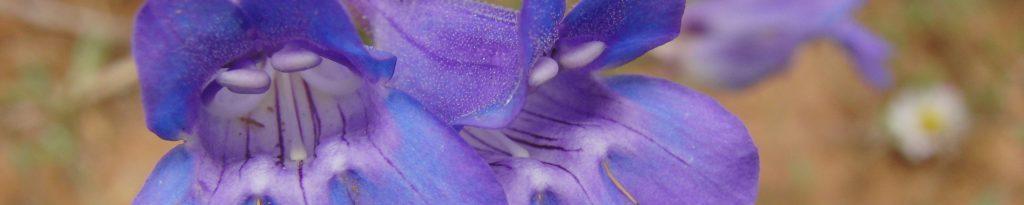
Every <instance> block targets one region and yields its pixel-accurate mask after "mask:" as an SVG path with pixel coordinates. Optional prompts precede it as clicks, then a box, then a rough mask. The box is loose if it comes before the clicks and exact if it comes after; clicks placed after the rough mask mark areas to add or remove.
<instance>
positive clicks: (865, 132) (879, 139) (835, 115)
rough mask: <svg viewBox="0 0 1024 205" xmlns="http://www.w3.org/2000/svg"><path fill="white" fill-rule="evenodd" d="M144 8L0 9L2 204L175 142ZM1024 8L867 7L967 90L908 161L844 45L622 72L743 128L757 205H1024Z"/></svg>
mask: <svg viewBox="0 0 1024 205" xmlns="http://www.w3.org/2000/svg"><path fill="white" fill-rule="evenodd" d="M139 4H140V2H138V1H125V0H68V1H55V0H0V204H128V203H130V202H131V199H132V198H133V197H134V195H135V193H136V192H138V190H139V188H140V186H141V185H142V183H143V181H144V180H145V178H146V176H147V175H148V174H149V172H150V171H151V170H152V168H153V166H154V165H155V163H156V161H157V160H159V158H160V157H161V156H162V155H163V154H164V153H165V152H166V151H167V150H169V149H170V148H171V147H173V146H174V145H176V144H177V142H167V141H162V140H160V139H159V138H157V137H156V136H155V135H153V134H152V133H150V132H149V131H148V130H147V129H146V127H145V122H144V119H143V113H142V105H141V99H140V96H139V89H138V87H137V83H136V82H135V77H134V75H135V73H134V68H133V67H132V66H133V65H132V63H131V62H132V60H131V58H130V56H129V53H128V49H129V45H128V37H129V36H130V25H131V24H130V22H131V16H132V15H133V12H134V10H135V9H136V8H137V7H138V5H139ZM1020 11H1024V1H1016V0H977V1H966V0H894V1H881V0H873V1H868V5H866V7H865V8H863V9H862V10H861V11H860V12H859V18H860V19H862V20H863V21H864V23H865V24H866V25H867V26H868V27H870V28H872V29H873V30H875V31H877V32H878V33H880V34H881V35H882V36H884V37H885V38H886V39H888V40H889V41H890V42H891V43H892V45H893V48H894V54H895V55H894V56H893V59H892V61H891V63H890V65H891V67H892V69H893V71H894V73H895V75H896V80H897V81H896V82H897V83H896V84H897V89H898V88H899V87H903V86H909V85H914V84H915V83H919V82H924V81H937V80H939V81H946V82H950V83H951V84H953V85H956V86H958V87H959V88H960V89H961V90H962V91H963V92H964V96H965V97H966V100H967V103H968V105H969V107H970V111H971V116H972V119H971V121H972V122H973V123H972V125H971V129H970V131H969V132H968V133H967V137H966V138H965V139H966V140H965V141H964V142H963V143H962V144H961V145H960V146H959V147H958V149H957V150H956V151H955V152H949V153H943V154H941V155H939V156H937V157H936V158H934V159H932V160H929V161H925V162H923V163H918V164H913V163H909V162H908V161H906V160H903V158H901V156H900V155H899V153H898V152H897V151H896V150H895V149H894V148H893V146H892V145H891V137H890V136H889V133H887V132H886V130H885V127H884V125H883V124H882V118H883V117H882V116H883V112H882V110H884V108H885V106H886V105H887V103H888V101H889V100H890V99H892V98H893V95H894V93H895V92H894V91H897V90H889V91H877V90H872V89H871V88H869V87H867V86H866V85H865V84H864V83H862V82H861V81H860V80H859V77H858V76H857V74H856V73H855V72H854V71H853V68H851V67H850V66H849V65H850V63H849V61H848V59H847V58H846V57H845V56H844V55H845V54H844V53H843V52H842V51H841V50H840V49H839V48H838V47H837V45H835V44H833V43H831V42H826V41H819V42H812V43H809V44H807V45H805V46H803V47H802V49H801V52H800V54H799V55H798V56H797V57H796V58H795V59H794V60H793V63H792V68H791V69H789V70H788V71H787V72H784V73H781V74H779V75H776V76H772V77H771V78H769V79H767V80H766V81H764V82H762V83H760V84H758V85H757V86H755V87H753V88H751V89H748V90H742V91H726V90H716V89H711V88H706V87H701V86H699V85H697V84H696V83H693V82H689V81H686V80H684V78H682V77H681V76H679V75H678V74H676V72H675V71H673V70H671V69H669V68H668V67H666V66H663V65H661V64H659V63H658V62H656V61H655V60H654V59H653V58H649V57H644V58H642V59H640V60H638V61H637V62H634V63H632V64H630V65H627V66H626V68H623V69H619V70H615V71H612V73H644V74H650V75H656V76H660V77H664V78H671V79H676V80H677V81H678V82H680V83H682V84H684V85H688V86H694V87H696V88H697V89H699V90H702V91H704V92H705V93H708V94H709V95H711V96H713V97H715V98H716V99H717V100H719V101H720V102H721V103H722V104H723V105H724V106H725V107H726V108H728V109H729V110H730V111H732V112H733V113H735V114H736V115H737V116H739V118H740V119H742V120H743V121H744V122H745V124H746V125H747V127H748V128H749V130H750V133H751V134H752V136H753V137H754V140H755V142H756V144H757V146H758V148H759V150H760V156H761V182H760V184H761V187H760V190H761V191H760V194H759V200H758V203H759V204H1024V26H1020V25H1024V15H1022V13H1021V12H1020Z"/></svg>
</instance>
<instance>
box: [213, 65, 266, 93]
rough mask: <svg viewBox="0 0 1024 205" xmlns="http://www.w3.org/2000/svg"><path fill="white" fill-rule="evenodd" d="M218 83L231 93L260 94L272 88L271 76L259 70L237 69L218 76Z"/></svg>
mask: <svg viewBox="0 0 1024 205" xmlns="http://www.w3.org/2000/svg"><path fill="white" fill-rule="evenodd" d="M217 83H218V84H220V85H221V86H224V87H226V88H228V90H231V92H235V93H240V94H259V93H264V92H267V89H268V88H270V75H267V72H264V71H262V70H257V69H235V70H229V71H225V72H223V73H220V75H217Z"/></svg>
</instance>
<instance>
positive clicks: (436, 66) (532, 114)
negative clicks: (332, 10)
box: [347, 0, 759, 204]
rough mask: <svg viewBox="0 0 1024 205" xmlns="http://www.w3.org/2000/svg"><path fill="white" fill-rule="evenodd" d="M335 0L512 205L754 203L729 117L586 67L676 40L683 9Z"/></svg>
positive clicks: (546, 1) (650, 3) (747, 148)
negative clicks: (358, 16) (479, 159)
mask: <svg viewBox="0 0 1024 205" xmlns="http://www.w3.org/2000/svg"><path fill="white" fill-rule="evenodd" d="M347 1H349V2H352V5H355V8H357V10H359V11H360V12H361V13H362V14H363V15H365V17H366V18H365V19H366V23H367V25H368V26H369V28H370V30H371V32H370V33H371V34H372V35H373V38H374V40H375V42H376V45H375V46H377V47H378V48H380V49H382V50H387V51H391V52H394V54H395V55H396V56H397V57H398V58H399V61H398V63H397V66H396V68H395V69H396V72H395V73H396V74H395V75H396V76H395V77H394V78H395V79H394V80H395V82H396V87H397V88H398V89H400V90H406V91H408V92H410V93H412V95H413V96H414V98H416V99H420V100H422V101H424V102H425V104H426V105H427V109H428V110H430V111H431V112H434V113H437V114H438V115H440V116H447V117H442V119H448V122H449V123H452V124H453V125H455V126H457V127H461V128H462V129H461V133H460V134H461V135H462V137H463V138H464V139H466V141H468V142H469V144H471V145H472V146H473V147H474V148H476V149H477V152H478V153H479V154H480V155H481V156H483V157H484V158H485V159H486V160H487V162H488V163H489V164H490V165H491V167H492V169H493V170H494V172H495V173H496V174H497V175H498V180H499V181H500V182H501V183H502V185H503V186H504V189H505V192H506V195H507V197H508V200H509V202H510V203H511V204H528V203H538V204H543V203H561V204H586V203H598V204H623V203H633V204H636V203H645V204H648V203H649V204H677V203H693V204H750V203H753V201H754V198H755V195H756V193H757V180H758V171H759V165H758V163H759V159H758V155H757V150H756V147H755V146H754V144H753V143H752V140H751V138H750V136H749V134H748V133H747V130H746V128H745V127H744V126H743V124H742V122H740V121H739V120H738V119H737V118H736V117H734V116H733V115H732V114H730V113H729V112H728V111H726V110H725V109H724V108H722V107H721V106H720V105H719V104H718V103H716V102H715V101H714V100H712V99H711V98H709V97H707V96H704V95H702V94H699V93H697V92H695V91H692V90H690V89H687V88H685V87H682V86H679V85H677V84H674V83H671V82H669V81H665V80H660V79H653V78H648V77H642V76H615V77H610V78H604V77H598V76H597V74H596V73H595V72H596V71H600V70H602V69H606V68H615V67H618V66H620V65H623V64H625V63H628V62H630V61H632V60H633V59H635V58H637V57H639V56H640V55H642V54H644V53H645V52H647V51H648V50H650V49H653V48H654V47H656V46H658V45H661V44H663V43H665V42H668V41H670V40H672V39H673V38H675V37H676V36H677V35H678V34H679V30H680V22H681V21H680V18H681V16H682V14H683V6H684V1H681V0H644V1H640V0H583V1H581V3H579V4H578V5H576V6H575V7H574V9H573V10H572V11H571V12H569V13H568V14H567V15H566V16H565V17H564V18H563V14H564V8H565V3H564V1H561V0H525V1H523V5H522V8H521V9H520V11H518V13H517V12H516V11H513V10H509V9H505V8H498V7H494V6H491V5H487V4H483V3H477V2H473V1H464V0H463V1H460V0H450V1H442V0H421V1H400V0H383V1H377V0H347ZM434 88H441V89H434ZM494 89H500V90H502V91H498V92H496V91H493V90H494ZM509 90H511V91H513V92H509ZM475 92H482V93H484V94H494V93H500V94H502V95H498V96H489V95H487V96H481V97H484V98H474V96H480V95H477V94H475ZM466 99H475V100H482V101H472V100H466ZM484 99H486V100H484ZM481 105H488V106H481ZM466 108H483V109H478V110H474V109H466ZM466 113H468V114H466Z"/></svg>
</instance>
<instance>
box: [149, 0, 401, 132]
mask: <svg viewBox="0 0 1024 205" xmlns="http://www.w3.org/2000/svg"><path fill="white" fill-rule="evenodd" d="M299 14H301V15H299ZM288 42H297V43H301V44H304V45H306V46H307V47H308V49H312V50H316V51H319V53H321V54H323V55H325V57H327V58H331V59H332V60H335V61H338V62H341V63H343V64H346V65H349V66H350V67H354V68H355V69H356V70H357V71H359V72H361V73H363V74H364V76H366V77H367V78H370V79H376V78H387V77H388V76H387V75H390V72H391V68H393V64H394V59H390V60H377V59H373V58H371V57H370V55H369V54H368V53H367V52H366V51H365V50H363V45H362V43H360V42H359V38H358V36H357V32H356V30H355V28H354V27H352V25H351V23H350V22H349V21H348V17H347V14H346V13H345V11H344V9H343V8H342V7H341V5H340V4H339V3H338V2H335V1H330V0H311V1H269V0H246V1H241V3H240V5H236V4H234V3H232V2H230V1H227V0H203V1H196V0H182V1H170V0H151V1H147V2H146V3H145V5H143V7H142V9H141V10H140V11H139V13H138V16H137V20H136V23H135V33H134V35H133V39H132V53H133V54H134V55H135V59H136V62H137V64H138V66H139V79H140V83H141V85H142V94H143V100H144V105H145V108H146V120H147V122H148V125H149V127H150V129H151V130H153V132H155V133H156V134H157V135H159V136H160V137H161V138H164V139H168V140H177V139H179V137H180V133H181V132H182V131H185V132H189V131H190V129H191V126H193V123H194V120H195V118H196V113H197V112H199V106H200V100H201V99H200V98H201V97H200V93H201V91H202V89H203V86H205V85H206V83H207V82H209V81H210V80H211V79H212V77H213V75H214V74H215V73H216V72H217V70H219V69H221V68H224V67H226V66H228V64H229V63H231V61H234V60H238V59H241V58H244V57H246V56H249V55H257V54H258V53H252V52H254V51H256V50H268V51H269V50H274V47H279V46H281V44H284V43H288Z"/></svg>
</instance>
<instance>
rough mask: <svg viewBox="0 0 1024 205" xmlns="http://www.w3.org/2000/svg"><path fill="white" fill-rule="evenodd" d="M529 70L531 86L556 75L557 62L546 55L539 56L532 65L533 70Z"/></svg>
mask: <svg viewBox="0 0 1024 205" xmlns="http://www.w3.org/2000/svg"><path fill="white" fill-rule="evenodd" d="M530 72H531V73H530V85H531V86H537V85H540V84H543V83H545V82H548V80H551V78H554V77H555V75H558V62H555V60H554V59H551V58H548V57H541V58H540V59H537V64H535V65H533V70H532V71H530Z"/></svg>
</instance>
